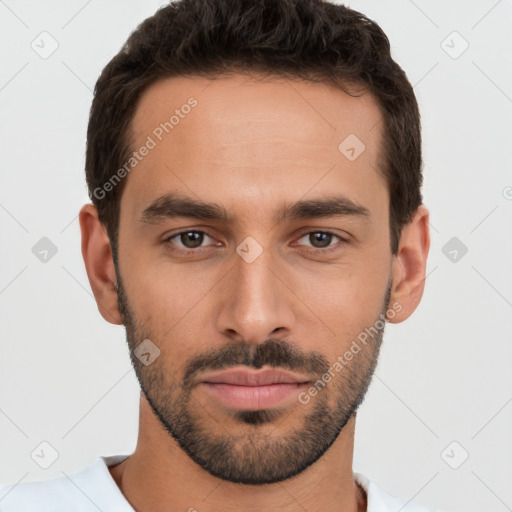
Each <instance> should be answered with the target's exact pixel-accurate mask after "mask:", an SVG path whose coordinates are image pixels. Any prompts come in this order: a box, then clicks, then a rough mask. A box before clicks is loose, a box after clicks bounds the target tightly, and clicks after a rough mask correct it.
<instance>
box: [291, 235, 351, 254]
mask: <svg viewBox="0 0 512 512" xmlns="http://www.w3.org/2000/svg"><path fill="white" fill-rule="evenodd" d="M333 237H334V238H336V239H338V240H339V241H340V242H346V240H345V239H343V238H341V237H340V236H339V235H336V234H334V233H331V232H330V231H310V232H309V233H305V234H303V235H302V236H301V237H300V238H299V241H300V240H302V239H305V240H306V241H307V242H310V243H311V245H310V246H309V247H312V248H313V249H316V250H323V251H324V252H326V250H327V251H329V250H331V249H336V248H337V246H336V244H334V245H332V244H331V242H332V241H333ZM299 245H301V244H299ZM306 247H308V246H307V245H306Z"/></svg>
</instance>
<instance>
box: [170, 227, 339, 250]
mask: <svg viewBox="0 0 512 512" xmlns="http://www.w3.org/2000/svg"><path fill="white" fill-rule="evenodd" d="M185 233H201V234H203V235H206V236H208V237H210V238H213V237H211V236H210V235H209V234H208V233H206V232H205V231H201V230H199V229H187V230H185V231H179V232H178V233H174V234H172V235H170V236H168V237H167V238H166V239H165V240H164V244H165V245H166V246H172V245H173V244H172V239H173V238H177V237H179V236H180V235H183V234H185ZM312 233H322V234H325V235H332V236H333V237H336V238H339V242H338V243H337V244H334V245H330V246H328V247H326V248H319V247H308V248H307V249H306V250H307V251H309V252H322V253H324V254H326V253H330V252H331V251H333V250H336V249H338V248H339V245H338V244H343V243H347V240H345V239H344V238H342V237H341V236H340V235H337V234H336V233H333V232H332V231H328V230H317V231H306V232H305V233H302V234H301V235H300V236H299V238H298V239H299V240H300V239H301V238H303V237H304V236H306V235H310V234H312ZM201 249H206V248H205V247H198V248H196V249H188V248H184V249H182V248H178V249H176V248H175V247H172V250H175V251H177V252H181V253H182V254H185V255H188V254H194V253H195V254H197V253H198V252H199V251H200V250H201Z"/></svg>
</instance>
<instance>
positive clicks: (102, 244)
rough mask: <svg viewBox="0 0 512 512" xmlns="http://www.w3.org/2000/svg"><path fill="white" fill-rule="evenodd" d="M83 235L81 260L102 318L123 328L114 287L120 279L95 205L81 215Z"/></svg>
mask: <svg viewBox="0 0 512 512" xmlns="http://www.w3.org/2000/svg"><path fill="white" fill-rule="evenodd" d="M79 220H80V230H81V232H82V256H83V258H84V263H85V268H86V270H87V276H88V277H89V283H90V285H91V288H92V292H93V293H94V298H95V299H96V304H97V305H98V310H99V312H100V313H101V316H102V317H103V318H104V319H105V320H106V321H107V322H110V323H111V324H117V325H121V324H122V323H123V322H122V320H121V315H120V313H119V309H118V305H117V291H116V288H115V283H117V276H116V272H115V267H114V260H113V258H112V250H111V247H110V241H109V238H108V235H107V233H106V229H105V227H104V225H103V224H102V223H101V222H100V220H99V218H98V210H97V209H96V207H95V206H94V205H93V204H85V205H84V206H82V208H81V210H80V213H79Z"/></svg>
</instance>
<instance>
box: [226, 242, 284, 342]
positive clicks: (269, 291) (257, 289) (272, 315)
mask: <svg viewBox="0 0 512 512" xmlns="http://www.w3.org/2000/svg"><path fill="white" fill-rule="evenodd" d="M279 274H280V272H279V271H278V268H277V266H276V264H275V262H272V259H271V255H270V252H269V251H263V252H262V253H261V255H260V256H259V257H258V258H257V259H256V260H254V261H252V262H251V263H248V262H247V261H245V260H244V259H243V258H241V257H239V256H238V255H236V257H235V263H234V268H233V269H232V270H231V272H229V274H228V275H227V276H226V280H225V281H224V283H223V285H222V290H223V291H222V297H221V298H220V299H221V302H220V308H221V309H220V311H219V313H218V317H217V322H218V329H219V331H220V332H221V333H222V334H224V335H225V336H228V337H231V338H233V339H236V338H237V337H238V338H241V339H243V340H244V341H246V342H247V343H262V342H264V341H265V340H266V339H267V338H268V337H269V336H270V335H272V336H275V335H276V334H279V335H280V336H284V335H286V334H289V333H290V330H291V326H292V325H293V321H294V314H293V307H292V304H291V303H290V299H291V297H293V294H292V293H291V292H290V291H289V290H288V288H287V286H286V284H285V283H284V282H283V278H282V277H281V276H280V277H278V275H279Z"/></svg>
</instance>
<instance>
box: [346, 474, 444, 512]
mask: <svg viewBox="0 0 512 512" xmlns="http://www.w3.org/2000/svg"><path fill="white" fill-rule="evenodd" d="M354 478H355V479H356V481H357V482H358V483H359V484H360V485H361V486H362V487H363V488H364V489H365V491H366V495H367V501H368V506H367V512H395V511H396V510H402V509H403V510H404V512H405V511H407V512H442V511H439V510H434V509H433V508H430V507H426V506H424V505H420V504H418V503H415V502H413V501H409V500H403V499H400V498H397V497H395V496H393V495H391V494H389V493H388V492H387V491H385V490H384V489H383V488H382V487H380V486H378V485H377V484H376V483H374V482H372V481H370V480H369V478H368V477H366V476H365V475H363V474H361V473H355V472H354ZM406 506H407V508H405V507H406Z"/></svg>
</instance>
